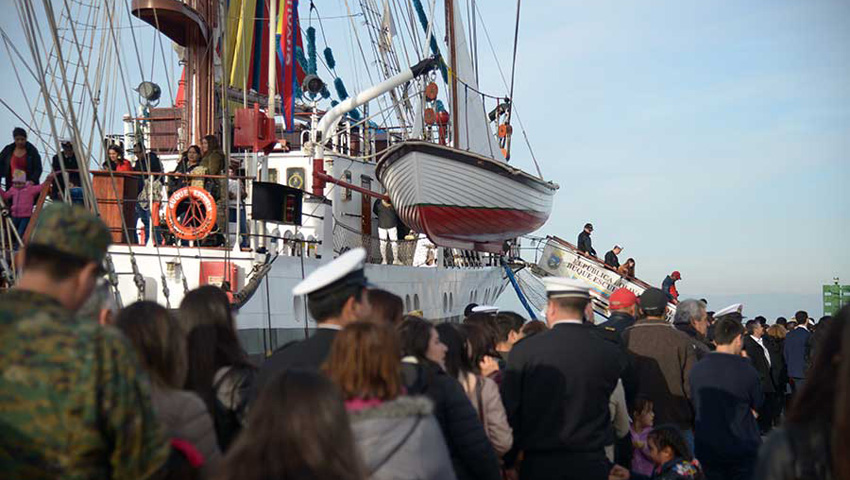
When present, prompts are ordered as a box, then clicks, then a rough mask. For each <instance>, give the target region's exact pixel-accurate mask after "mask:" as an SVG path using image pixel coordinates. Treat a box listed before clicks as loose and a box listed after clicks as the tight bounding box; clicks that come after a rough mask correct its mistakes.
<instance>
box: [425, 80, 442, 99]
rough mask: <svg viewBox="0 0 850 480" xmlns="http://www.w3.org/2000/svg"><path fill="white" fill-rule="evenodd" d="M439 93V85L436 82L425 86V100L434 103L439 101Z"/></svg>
mask: <svg viewBox="0 0 850 480" xmlns="http://www.w3.org/2000/svg"><path fill="white" fill-rule="evenodd" d="M437 92H439V89H438V88H437V84H436V83H434V82H431V83H429V84H428V85H426V86H425V100H428V101H429V102H433V101H434V100H436V99H437Z"/></svg>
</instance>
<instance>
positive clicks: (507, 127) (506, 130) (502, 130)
mask: <svg viewBox="0 0 850 480" xmlns="http://www.w3.org/2000/svg"><path fill="white" fill-rule="evenodd" d="M513 132H514V127H512V126H511V124H510V123H503V124H501V125H499V138H505V137H507V136H508V135H510V134H512V133H513Z"/></svg>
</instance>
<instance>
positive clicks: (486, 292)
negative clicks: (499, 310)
mask: <svg viewBox="0 0 850 480" xmlns="http://www.w3.org/2000/svg"><path fill="white" fill-rule="evenodd" d="M489 303H490V289H489V288H488V289H487V290H484V304H485V305H488V304H489Z"/></svg>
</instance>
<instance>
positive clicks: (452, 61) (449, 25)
mask: <svg viewBox="0 0 850 480" xmlns="http://www.w3.org/2000/svg"><path fill="white" fill-rule="evenodd" d="M446 34H447V35H448V37H449V69H450V70H449V78H450V79H451V91H452V145H454V147H455V148H460V145H458V139H459V138H460V132H459V131H458V123H457V55H455V45H456V41H455V40H456V38H455V5H454V0H446ZM467 142H468V140H467Z"/></svg>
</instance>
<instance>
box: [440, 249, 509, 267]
mask: <svg viewBox="0 0 850 480" xmlns="http://www.w3.org/2000/svg"><path fill="white" fill-rule="evenodd" d="M498 266H500V263H499V256H498V255H493V254H491V253H486V252H478V251H475V250H460V249H457V248H443V267H445V268H473V267H479V268H481V267H498Z"/></svg>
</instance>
